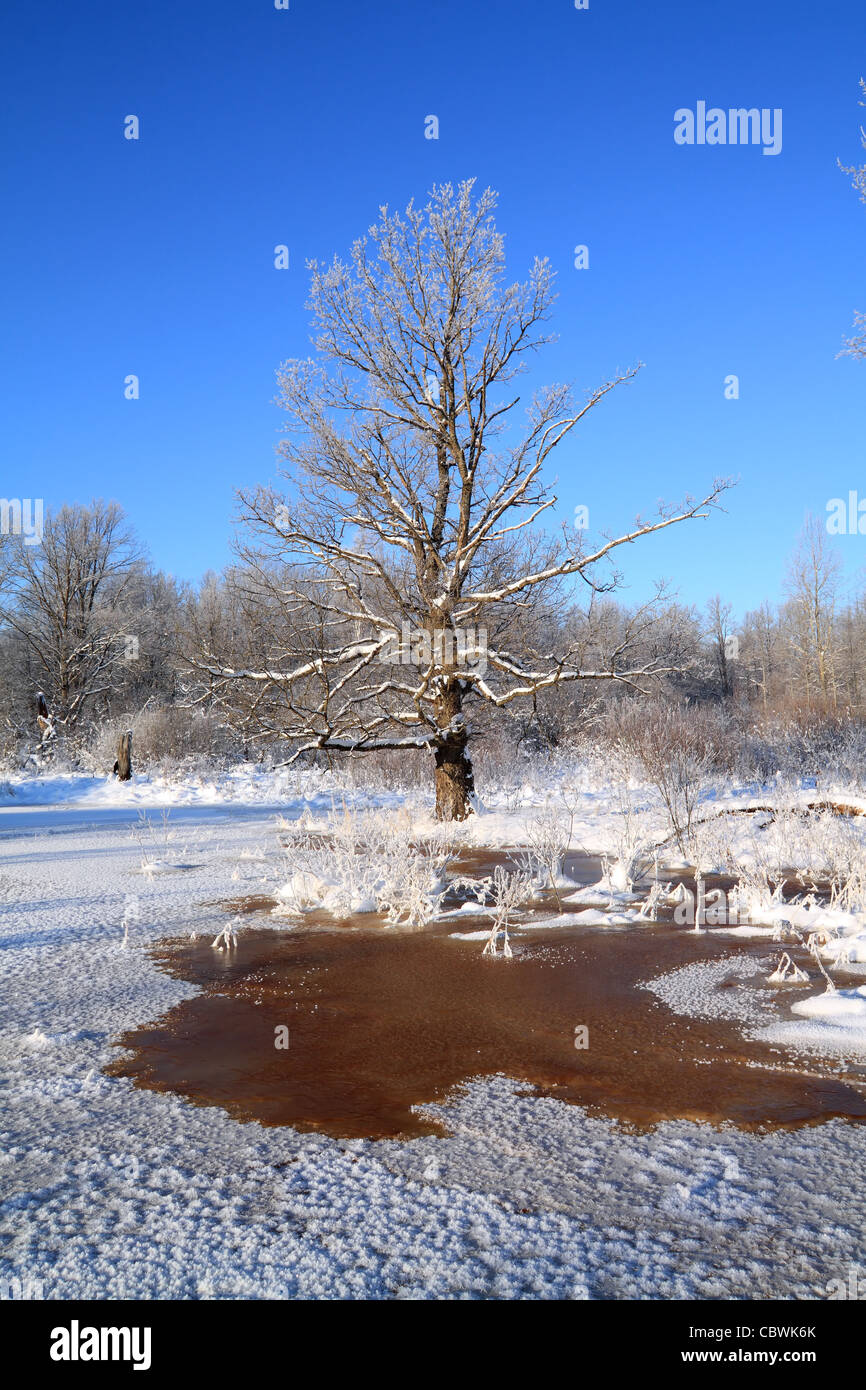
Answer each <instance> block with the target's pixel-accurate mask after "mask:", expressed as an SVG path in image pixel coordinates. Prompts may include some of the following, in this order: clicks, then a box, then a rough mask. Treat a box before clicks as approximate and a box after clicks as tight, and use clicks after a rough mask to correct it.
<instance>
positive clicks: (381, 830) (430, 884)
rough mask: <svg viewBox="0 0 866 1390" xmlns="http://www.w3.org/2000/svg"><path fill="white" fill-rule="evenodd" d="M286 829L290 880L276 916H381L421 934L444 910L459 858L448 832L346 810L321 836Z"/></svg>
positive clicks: (405, 818)
mask: <svg viewBox="0 0 866 1390" xmlns="http://www.w3.org/2000/svg"><path fill="white" fill-rule="evenodd" d="M286 829H287V830H288V832H289V833H288V835H287V836H286V838H285V840H284V842H283V847H284V849H285V852H286V859H287V862H288V867H289V876H288V878H287V880H286V882H285V883H284V884H283V886H282V888H280V889H279V891H278V893H277V898H278V901H279V906H278V907H277V909H276V911H277V912H278V913H288V914H293V913H298V912H308V911H311V910H319V911H323V912H328V913H331V914H332V915H334V916H354V915H355V914H356V913H362V912H364V913H366V912H379V913H382V914H383V915H384V916H385V917H386V918H387V920H388V922H389V923H390V924H391V925H393V926H397V925H401V926H409V927H420V926H423V925H424V923H425V922H429V921H430V919H431V918H432V917H434V916H435V915H436V914H437V912H438V911H439V908H440V905H441V902H442V899H443V898H444V896H445V893H446V892H447V890H448V881H447V878H446V870H447V868H448V865H449V864H450V862H451V859H452V857H453V847H452V838H451V833H450V831H449V830H448V828H447V827H446V826H442V825H438V826H435V827H433V828H432V829H430V830H424V831H419V830H418V829H417V828H416V827H415V826H414V825H413V822H412V818H411V816H410V815H409V814H408V813H405V812H404V813H397V814H387V813H385V812H381V811H371V812H368V813H366V814H359V813H356V812H352V811H350V810H348V809H346V808H344V809H343V811H342V813H339V812H333V813H332V814H331V816H330V817H329V819H328V822H327V824H326V825H324V826H323V827H322V829H321V830H315V829H313V828H311V827H309V826H302V825H289V826H287V827H286Z"/></svg>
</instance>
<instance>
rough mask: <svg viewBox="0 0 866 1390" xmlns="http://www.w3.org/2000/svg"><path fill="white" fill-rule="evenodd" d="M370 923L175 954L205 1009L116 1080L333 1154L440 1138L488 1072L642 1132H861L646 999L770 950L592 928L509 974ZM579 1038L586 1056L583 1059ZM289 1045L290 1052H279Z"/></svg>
mask: <svg viewBox="0 0 866 1390" xmlns="http://www.w3.org/2000/svg"><path fill="white" fill-rule="evenodd" d="M364 921H365V929H363V930H354V931H335V930H329V931H323V930H319V929H316V927H315V925H314V924H312V923H311V924H310V926H305V927H301V928H295V929H293V930H291V931H287V932H281V933H275V932H273V931H270V930H259V929H256V928H255V927H254V926H250V927H248V928H245V929H244V930H243V932H242V933H241V935H240V938H239V942H238V946H237V949H236V950H235V951H234V952H231V953H224V952H216V951H214V950H213V949H212V948H211V946H210V943H209V941H199V942H196V943H165V944H164V945H163V946H162V947H160V948H158V950H157V952H156V958H157V959H158V961H159V962H160V963H161V964H162V965H163V966H164V968H165V969H167V970H168V971H170V972H171V973H173V974H175V975H178V976H180V977H181V978H183V979H184V980H191V981H193V982H195V983H196V984H197V985H199V986H200V987H201V988H202V991H203V992H202V993H201V994H199V995H198V996H197V997H195V998H193V999H190V1000H188V1001H186V1002H184V1003H182V1004H180V1005H179V1006H178V1007H177V1008H174V1009H172V1010H171V1011H170V1012H169V1013H168V1014H167V1015H166V1016H165V1017H164V1018H163V1019H161V1020H160V1021H159V1022H158V1023H157V1024H155V1025H153V1026H150V1027H147V1028H143V1029H141V1030H138V1031H136V1032H132V1033H129V1034H127V1035H125V1036H124V1037H123V1038H122V1039H121V1040H120V1041H121V1043H122V1045H123V1046H125V1047H126V1048H128V1049H131V1052H129V1053H127V1054H126V1055H124V1056H123V1057H122V1058H121V1059H120V1060H118V1061H117V1062H116V1063H114V1064H112V1067H111V1069H110V1070H111V1071H112V1072H113V1074H115V1075H119V1076H128V1077H132V1078H134V1079H135V1081H136V1083H137V1084H139V1085H141V1086H145V1087H149V1088H151V1089H154V1090H161V1091H173V1092H176V1093H178V1094H180V1095H183V1096H186V1097H188V1098H189V1099H190V1100H192V1101H194V1102H197V1103H200V1104H204V1105H220V1106H222V1107H224V1108H225V1109H226V1110H227V1111H229V1112H230V1113H231V1114H233V1115H235V1116H236V1117H237V1118H239V1119H242V1120H258V1121H260V1122H261V1123H262V1124H266V1125H280V1124H289V1125H294V1126H295V1127H296V1128H298V1129H302V1130H320V1131H323V1132H325V1133H328V1134H331V1135H335V1136H342V1137H370V1138H380V1137H385V1136H395V1135H401V1136H411V1135H417V1134H424V1133H435V1132H441V1131H440V1130H438V1128H437V1126H436V1125H435V1124H434V1123H432V1122H431V1121H430V1120H429V1119H427V1118H425V1117H422V1116H420V1115H418V1114H417V1113H416V1112H415V1111H413V1109H412V1107H413V1106H415V1105H419V1104H423V1103H424V1102H429V1101H436V1100H441V1099H443V1098H444V1097H445V1096H446V1095H447V1093H448V1092H449V1090H451V1088H452V1087H454V1086H455V1085H458V1084H459V1083H461V1082H464V1081H466V1080H467V1079H468V1078H470V1077H473V1076H479V1075H490V1074H492V1073H496V1072H501V1073H506V1074H507V1075H509V1076H512V1077H514V1078H516V1079H517V1080H519V1081H522V1082H526V1083H529V1084H531V1085H532V1086H533V1087H535V1088H536V1089H537V1090H538V1091H539V1092H541V1093H543V1094H547V1095H554V1096H557V1097H559V1098H560V1099H562V1100H565V1101H569V1102H572V1103H575V1104H581V1105H585V1106H588V1107H590V1108H591V1109H593V1110H594V1111H596V1112H598V1113H604V1114H606V1115H610V1116H613V1117H615V1118H617V1119H619V1120H621V1121H624V1122H628V1123H631V1124H635V1125H640V1126H647V1125H653V1124H656V1123H658V1122H659V1121H660V1120H663V1119H667V1118H689V1119H696V1120H705V1121H710V1122H713V1123H718V1122H722V1121H725V1120H731V1121H734V1122H735V1123H737V1124H738V1125H741V1126H744V1127H749V1128H752V1127H757V1128H763V1127H770V1126H793V1125H799V1124H804V1123H814V1122H816V1121H819V1120H823V1119H826V1118H829V1117H830V1116H837V1115H838V1116H847V1117H849V1118H851V1119H854V1120H858V1121H859V1120H862V1119H863V1118H864V1116H866V1101H864V1096H863V1094H862V1083H861V1082H860V1079H859V1078H857V1077H856V1076H854V1075H849V1077H848V1079H847V1080H845V1079H841V1078H840V1077H839V1076H837V1075H830V1074H829V1070H828V1071H827V1074H824V1075H822V1074H819V1070H820V1069H819V1068H817V1067H816V1068H815V1069H814V1070H813V1072H812V1074H804V1073H803V1072H802V1071H799V1070H797V1069H796V1067H795V1066H794V1064H793V1063H792V1062H789V1061H786V1059H785V1058H784V1057H783V1056H782V1055H781V1054H780V1053H778V1052H774V1051H772V1050H771V1049H770V1048H769V1047H767V1046H764V1045H762V1044H759V1043H750V1042H744V1041H743V1040H742V1038H741V1037H740V1035H739V1032H738V1030H737V1029H736V1027H735V1026H734V1025H732V1024H728V1023H720V1022H715V1021H714V1022H703V1021H699V1020H695V1019H688V1020H686V1019H683V1018H681V1017H675V1016H674V1015H673V1014H672V1013H670V1011H669V1010H668V1009H667V1008H666V1007H665V1006H664V1005H663V1004H661V1003H660V1002H659V1001H658V1000H656V998H655V997H654V996H653V995H652V994H650V993H649V992H648V991H646V990H644V989H641V988H640V987H639V982H640V981H641V980H645V979H647V978H650V977H652V976H654V975H658V974H659V973H661V972H662V971H664V970H669V969H673V968H675V967H677V966H679V965H682V964H687V963H690V962H692V961H694V960H696V959H714V958H717V957H719V956H722V955H725V954H735V953H736V954H742V953H743V952H749V951H753V952H754V953H755V955H760V956H762V957H763V958H766V955H767V947H766V944H765V943H761V944H760V945H754V946H753V945H752V944H751V943H749V942H748V941H744V940H743V939H742V938H740V939H737V940H736V941H731V942H726V941H725V940H724V939H723V938H720V937H719V936H714V937H713V938H712V939H710V938H705V939H703V940H701V942H700V945H698V944H697V943H696V941H695V939H694V936H693V935H691V934H690V933H689V932H688V931H687V930H684V929H681V928H673V927H670V926H666V925H661V926H658V927H644V928H632V929H626V930H612V929H591V928H584V929H582V930H579V931H570V932H569V933H568V935H567V936H566V935H564V934H563V933H562V932H558V933H548V932H543V933H537V934H533V936H532V937H531V938H530V937H527V936H524V937H523V938H521V939H520V942H519V948H520V954H519V955H518V956H516V957H515V959H514V960H513V961H511V962H508V961H503V960H490V959H485V958H483V957H482V955H481V947H482V943H481V942H478V941H459V940H455V939H453V938H449V937H448V936H447V934H446V933H447V930H448V928H446V929H445V930H444V931H440V930H438V929H437V930H434V931H430V930H427V931H422V932H414V933H409V932H399V931H394V930H391V931H386V930H382V929H381V928H379V929H374V930H370V929H369V927H368V926H367V924H368V923H369V919H364ZM346 925H349V924H346ZM354 925H356V926H357V925H358V922H357V921H356V922H355V924H354ZM452 929H453V928H452ZM581 1025H582V1026H586V1027H588V1029H589V1047H588V1049H587V1050H577V1049H576V1048H575V1046H574V1037H575V1028H576V1027H577V1026H581ZM281 1027H285V1028H287V1029H288V1033H289V1046H288V1048H287V1049H285V1050H280V1049H277V1048H276V1047H275V1031H276V1030H277V1029H278V1028H281Z"/></svg>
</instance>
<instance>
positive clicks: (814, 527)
mask: <svg viewBox="0 0 866 1390" xmlns="http://www.w3.org/2000/svg"><path fill="white" fill-rule="evenodd" d="M839 570H840V560H839V557H838V555H836V554H835V553H834V552H833V551H832V550H831V549H830V547H829V543H828V540H827V531H826V528H825V527H824V526H823V525H822V523H821V522H820V521H819V520H818V518H817V517H815V516H811V515H810V516H808V517H807V519H806V523H805V525H804V527H803V529H802V531H801V532H800V537H799V540H798V542H797V545H796V548H795V550H794V553H793V555H792V557H791V559H790V561H789V564H788V577H787V591H788V594H789V597H790V617H791V619H792V624H793V644H794V648H795V650H796V652H797V654H798V655H799V657H800V660H801V663H802V675H803V677H804V680H805V684H806V690H807V694H808V696H809V698H810V703H811V697H812V695H813V693H816V694H817V695H818V696H819V698H820V700H821V703H822V704H823V705H824V706H825V707H826V706H827V705H829V704H830V703H832V704H833V705H835V703H836V683H835V674H834V655H835V649H834V642H835V620H836V597H837V591H838V585H839Z"/></svg>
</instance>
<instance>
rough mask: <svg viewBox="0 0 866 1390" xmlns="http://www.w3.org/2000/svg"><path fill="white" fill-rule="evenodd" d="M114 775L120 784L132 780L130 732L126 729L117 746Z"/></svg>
mask: <svg viewBox="0 0 866 1390" xmlns="http://www.w3.org/2000/svg"><path fill="white" fill-rule="evenodd" d="M114 771H115V775H116V776H117V777H118V778H119V780H120V781H121V782H129V781H130V779H131V778H132V730H131V729H128V730H127V731H126V733H125V734H121V736H120V742H119V743H118V745H117V762H116V763H115V764H114Z"/></svg>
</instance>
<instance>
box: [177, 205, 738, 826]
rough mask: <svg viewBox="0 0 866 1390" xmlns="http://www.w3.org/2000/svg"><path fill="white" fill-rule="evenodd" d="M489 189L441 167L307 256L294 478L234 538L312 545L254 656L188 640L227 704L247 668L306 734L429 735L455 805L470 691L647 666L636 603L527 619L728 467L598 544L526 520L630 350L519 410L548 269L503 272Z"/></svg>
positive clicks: (291, 449)
mask: <svg viewBox="0 0 866 1390" xmlns="http://www.w3.org/2000/svg"><path fill="white" fill-rule="evenodd" d="M494 207H495V195H494V194H493V193H492V192H491V191H490V190H487V191H486V192H484V193H483V194H481V196H480V197H479V198H478V199H477V201H476V200H474V199H473V194H472V182H471V181H469V182H466V183H464V184H461V186H460V187H459V188H458V189H457V190H456V191H455V190H454V189H453V188H452V187H451V185H448V184H446V185H444V186H442V187H438V188H434V189H433V191H432V194H431V198H430V202H429V203H428V204H427V206H426V207H425V208H424V209H416V208H415V207H414V205H413V204H411V203H410V205H409V207H408V208H407V210H406V213H405V215H400V214H399V213H391V212H389V211H388V209H387V208H382V209H381V211H380V217H379V221H378V222H377V223H376V224H375V225H374V226H373V227H371V228H370V232H369V236H368V237H366V238H362V239H361V240H359V241H357V242H356V243H355V245H354V247H353V250H352V259H351V264H345V263H343V262H341V261H339V260H337V259H335V260H334V262H333V263H332V264H331V265H330V266H328V267H327V268H322V267H320V266H319V265H317V264H316V263H311V265H310V270H311V273H312V289H311V304H310V307H311V308H312V310H313V313H314V324H315V328H316V338H315V346H316V349H317V352H318V360H316V361H312V360H308V361H291V362H287V363H285V364H284V365H283V366H282V368H281V369H280V372H279V374H278V380H279V386H280V403H281V404H282V406H283V407H284V408H285V409H286V411H287V412H288V415H289V424H288V426H287V431H288V438H287V439H286V440H285V441H284V443H283V445H282V447H281V453H282V456H283V458H284V459H285V461H286V467H285V470H284V476H285V477H287V478H288V479H289V480H290V483H291V492H290V496H289V498H288V499H283V498H282V497H281V496H280V495H279V494H278V493H277V492H276V491H275V490H274V489H270V488H260V489H258V490H257V491H255V492H253V493H248V494H244V495H242V501H243V505H244V516H245V519H246V521H247V522H248V524H249V527H250V532H251V537H252V539H251V540H250V541H249V542H247V543H246V544H245V545H244V546H242V548H241V553H242V557H243V559H244V560H245V562H246V563H247V564H249V565H251V566H253V567H258V568H261V566H262V564H263V557H270V559H271V560H272V561H273V562H283V563H290V564H292V565H294V566H296V567H297V566H302V567H304V568H305V569H306V571H307V574H308V576H309V578H308V582H307V583H305V584H304V585H299V584H297V583H291V582H290V583H288V584H287V586H286V588H285V590H284V593H283V601H284V603H286V604H288V605H290V607H291V612H292V622H291V624H290V625H287V629H286V631H285V633H284V636H283V638H282V640H281V641H280V642H275V643H274V645H273V648H272V651H271V655H270V660H269V661H268V663H267V664H266V665H261V666H259V667H257V668H253V667H245V668H239V667H237V666H235V665H232V664H231V663H230V662H227V661H226V660H225V658H224V656H223V654H222V653H221V652H219V651H206V650H203V651H200V653H199V656H198V658H197V659H198V664H199V667H200V669H201V670H202V671H203V672H204V673H205V674H206V675H207V677H208V680H209V683H210V694H211V697H213V698H216V699H218V700H221V701H223V702H224V703H225V704H226V705H227V706H230V705H231V704H232V702H233V701H234V700H235V699H236V689H237V687H238V686H239V685H241V686H247V687H251V686H252V687H254V688H257V689H258V690H259V691H260V692H261V695H260V696H259V697H257V698H259V699H261V698H263V696H264V693H265V692H268V693H269V694H272V693H273V692H275V691H279V692H280V695H281V697H282V703H283V706H284V710H285V717H286V721H285V725H284V730H283V733H284V736H286V735H289V736H291V737H292V738H293V739H294V740H296V744H297V746H296V752H295V755H296V756H297V755H299V754H300V753H301V752H302V751H303V750H309V749H325V750H334V751H340V752H348V753H359V752H366V751H369V750H372V749H383V748H419V747H421V748H427V749H430V750H431V751H432V752H433V754H434V758H435V769H436V770H435V785H436V811H437V815H438V816H439V817H440V818H442V819H447V820H452V819H456V820H460V819H463V818H464V817H465V816H466V815H467V814H469V811H470V809H471V800H472V794H473V774H472V765H471V761H470V758H469V755H468V751H467V747H468V740H469V736H470V729H469V726H468V725H467V720H466V710H465V707H466V705H467V702H471V701H472V700H476V701H485V702H487V703H488V704H489V705H491V706H495V707H499V708H502V707H508V706H510V705H511V704H512V703H513V702H516V701H521V700H528V701H535V700H536V698H537V697H538V695H539V694H540V693H541V692H543V691H547V690H552V689H555V688H556V687H557V686H559V685H562V684H564V683H565V682H570V681H588V682H603V681H611V680H613V681H620V682H624V683H629V684H632V685H637V686H639V685H640V682H641V680H642V679H643V678H645V677H647V676H648V675H650V674H652V673H656V672H658V671H661V670H664V669H666V666H667V663H666V662H665V660H664V659H662V660H654V659H649V660H646V661H641V660H632V659H631V656H632V650H633V646H634V642H635V640H636V636H637V634H638V633H639V631H640V630H641V627H642V623H643V622H644V620H645V616H646V615H645V614H644V615H642V616H640V615H639V617H638V618H637V620H636V621H635V622H634V623H630V624H627V625H626V630H625V632H624V633H622V634H621V635H620V637H619V638H618V640H617V641H616V642H615V643H613V644H612V645H609V646H607V647H606V649H605V650H599V649H598V647H597V645H596V644H595V643H594V642H593V641H592V640H591V635H590V636H588V635H587V634H586V633H582V634H580V635H579V636H578V637H577V638H576V639H575V641H574V642H573V643H570V644H566V645H565V646H564V647H562V648H561V649H557V648H555V647H551V646H550V645H548V643H549V641H550V638H549V636H548V635H545V634H544V633H540V634H539V635H538V641H537V642H536V643H535V646H534V648H533V649H530V650H528V651H527V650H524V649H522V648H521V650H520V651H518V650H516V648H515V646H514V643H513V641H512V638H513V635H514V632H515V630H516V628H517V627H518V626H519V620H520V619H521V618H522V617H523V616H524V615H525V614H526V613H527V611H528V610H531V609H532V607H533V606H534V605H535V604H537V603H539V602H540V601H541V600H542V599H543V598H545V599H547V598H549V597H550V596H551V594H552V593H554V592H555V591H556V590H557V586H561V584H562V582H563V581H564V580H566V579H569V578H570V577H573V576H577V575H579V576H580V577H581V578H582V579H583V580H584V581H585V582H586V583H587V585H588V586H589V588H590V590H591V591H593V592H596V591H601V590H604V589H608V588H611V587H613V586H614V585H615V584H616V582H617V580H618V575H616V573H615V572H613V570H612V569H610V570H607V569H601V570H600V569H599V566H600V565H601V562H602V561H606V560H607V559H608V557H609V556H610V554H611V552H612V551H614V550H615V549H616V548H617V547H619V546H621V545H625V544H629V543H631V542H632V541H634V540H637V539H638V538H639V537H641V536H645V535H647V534H649V533H651V532H654V531H659V530H662V529H664V528H666V527H668V526H672V525H675V524H677V523H678V522H681V521H685V520H686V519H688V518H692V517H698V516H705V515H706V514H707V509H708V508H709V507H710V506H711V505H712V504H714V503H715V502H716V499H717V498H718V495H719V493H720V492H721V491H722V489H723V487H724V486H725V484H724V483H723V482H721V481H717V482H716V483H715V484H714V486H713V488H712V490H711V491H710V492H709V493H708V494H707V496H705V497H704V498H703V499H702V500H701V501H695V500H694V499H693V498H686V500H685V501H684V502H683V503H682V504H681V505H680V506H679V507H676V508H668V507H660V508H659V511H658V513H657V514H656V516H655V517H654V518H653V519H652V520H650V521H643V520H641V519H640V518H638V519H637V520H636V521H635V523H634V525H633V527H632V528H631V529H630V530H629V531H627V532H626V533H624V534H621V535H618V536H611V537H604V538H602V539H601V540H600V541H599V543H598V544H596V545H595V546H594V547H589V546H586V545H585V544H584V533H583V532H581V531H578V530H576V529H575V530H570V531H569V530H568V529H566V528H563V529H562V533H561V534H560V535H549V534H544V533H542V532H541V531H540V530H538V529H536V525H535V524H536V523H537V522H538V521H539V518H542V517H544V515H545V513H547V512H549V511H550V510H551V509H552V508H553V507H554V506H555V504H556V501H557V498H556V495H555V493H554V491H553V489H552V486H551V485H550V483H549V482H547V481H546V479H545V472H544V470H545V465H547V463H548V461H549V459H550V457H551V455H552V454H553V452H554V450H555V449H556V448H557V446H558V445H560V444H561V443H562V442H563V440H565V439H566V437H567V436H568V435H569V434H570V433H571V431H572V430H573V429H574V428H575V426H576V425H577V424H578V422H579V421H580V420H582V419H583V417H584V416H585V415H586V414H587V412H588V411H589V410H591V409H592V408H593V407H594V406H595V405H597V404H598V402H599V401H600V400H602V398H603V397H604V396H606V395H607V394H608V393H609V392H610V391H611V390H612V389H613V388H614V386H616V385H618V384H619V383H621V382H624V381H628V380H630V379H631V378H632V377H633V376H634V374H635V370H636V369H632V370H629V371H625V372H623V373H620V374H618V375H616V376H614V377H612V378H611V379H610V380H608V381H607V382H605V383H604V384H603V385H602V386H600V387H598V388H597V389H595V390H593V391H591V392H589V393H588V395H587V396H586V398H585V399H584V400H583V401H582V402H578V403H575V401H574V399H573V397H572V394H571V391H570V389H569V388H568V387H566V386H562V385H555V386H551V387H549V388H547V389H544V390H541V391H539V392H537V393H536V394H535V395H534V397H533V398H532V400H531V402H530V403H529V405H528V408H527V409H526V423H525V424H524V425H523V426H520V425H518V424H517V423H516V422H515V418H514V415H513V412H514V410H515V408H516V406H517V405H518V403H519V401H520V397H519V395H517V394H515V393H514V392H513V390H512V391H509V390H507V387H508V383H510V382H511V381H512V380H513V379H514V378H515V376H516V375H517V374H518V372H519V371H520V370H521V369H523V368H525V365H526V359H527V358H528V356H529V355H530V354H532V353H533V352H535V351H536V350H537V349H538V348H540V347H541V346H542V345H543V344H545V343H546V342H548V341H550V336H549V334H548V332H547V330H546V327H545V325H546V323H547V321H548V319H549V316H550V309H551V304H552V299H553V273H552V271H551V269H550V266H549V264H548V263H547V261H545V260H536V262H535V264H534V265H533V267H532V270H531V273H530V276H529V279H528V280H527V281H526V282H525V283H517V284H512V285H508V284H506V283H505V281H504V249H503V237H502V236H501V234H500V233H499V232H498V231H497V230H496V226H495V223H494V218H493V210H494ZM582 658H585V659H582Z"/></svg>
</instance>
